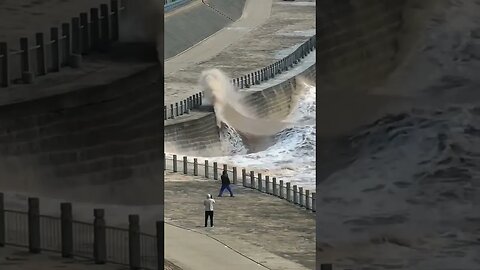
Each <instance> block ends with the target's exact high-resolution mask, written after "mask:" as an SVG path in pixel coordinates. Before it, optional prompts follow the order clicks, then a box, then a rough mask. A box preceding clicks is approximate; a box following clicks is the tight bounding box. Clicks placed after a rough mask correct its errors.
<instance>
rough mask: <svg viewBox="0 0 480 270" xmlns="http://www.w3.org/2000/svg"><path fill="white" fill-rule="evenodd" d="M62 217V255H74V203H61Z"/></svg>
mask: <svg viewBox="0 0 480 270" xmlns="http://www.w3.org/2000/svg"><path fill="white" fill-rule="evenodd" d="M60 212H61V213H60V219H61V225H62V228H61V232H62V257H64V258H71V257H73V223H72V219H73V215H72V204H71V203H61V204H60Z"/></svg>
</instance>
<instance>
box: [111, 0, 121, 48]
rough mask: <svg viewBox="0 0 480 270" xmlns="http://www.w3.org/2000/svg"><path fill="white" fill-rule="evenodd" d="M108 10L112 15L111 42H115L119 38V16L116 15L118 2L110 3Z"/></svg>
mask: <svg viewBox="0 0 480 270" xmlns="http://www.w3.org/2000/svg"><path fill="white" fill-rule="evenodd" d="M110 8H111V11H112V13H113V15H112V40H113V41H117V40H118V37H119V34H118V33H119V24H118V22H119V14H118V0H111V1H110Z"/></svg>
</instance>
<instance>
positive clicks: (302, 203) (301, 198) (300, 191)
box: [298, 187, 305, 207]
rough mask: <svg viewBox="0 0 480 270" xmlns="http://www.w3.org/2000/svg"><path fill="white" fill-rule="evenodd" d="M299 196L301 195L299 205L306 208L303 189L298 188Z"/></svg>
mask: <svg viewBox="0 0 480 270" xmlns="http://www.w3.org/2000/svg"><path fill="white" fill-rule="evenodd" d="M298 194H299V197H300V200H299V204H300V206H302V207H304V206H305V202H304V197H303V196H304V194H303V187H299V188H298Z"/></svg>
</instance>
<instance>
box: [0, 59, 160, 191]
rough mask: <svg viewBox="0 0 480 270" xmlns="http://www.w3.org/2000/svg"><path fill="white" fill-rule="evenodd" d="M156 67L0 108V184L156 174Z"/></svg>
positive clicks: (85, 182) (77, 182)
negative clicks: (113, 79) (79, 89)
mask: <svg viewBox="0 0 480 270" xmlns="http://www.w3.org/2000/svg"><path fill="white" fill-rule="evenodd" d="M159 73H160V70H159V68H158V66H155V67H152V68H150V69H148V70H146V71H143V72H140V73H138V74H136V75H134V76H132V77H130V78H125V79H122V80H119V81H117V82H116V83H113V84H110V85H104V86H99V87H96V88H89V89H84V90H82V91H76V92H71V93H67V94H62V95H57V96H51V97H47V98H42V99H38V100H32V101H29V102H23V103H17V104H10V105H6V106H1V107H0V167H1V174H0V176H1V178H0V185H2V186H7V187H12V186H15V187H19V188H21V189H24V188H28V187H29V186H30V187H31V186H35V185H40V184H44V185H55V186H58V187H60V186H70V187H73V186H75V185H96V184H105V183H111V182H115V181H120V180H124V179H134V178H138V177H141V178H143V179H149V178H153V177H154V176H155V175H157V174H159V173H161V159H162V151H161V149H160V148H161V141H160V140H161V137H160V136H159V134H161V133H160V132H161V119H160V118H161V116H160V115H161V113H162V111H161V110H162V106H161V105H160V104H161V100H162V95H163V92H162V91H159V88H160V87H161V86H160V85H159V84H157V83H156V80H157V79H158V76H159Z"/></svg>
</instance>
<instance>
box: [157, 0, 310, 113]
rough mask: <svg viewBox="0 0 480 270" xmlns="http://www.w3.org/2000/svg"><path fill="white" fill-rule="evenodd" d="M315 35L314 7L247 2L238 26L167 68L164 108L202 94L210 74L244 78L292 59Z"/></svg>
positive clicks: (168, 63)
mask: <svg viewBox="0 0 480 270" xmlns="http://www.w3.org/2000/svg"><path fill="white" fill-rule="evenodd" d="M269 3H271V6H270V5H269ZM314 34H315V2H314V1H305V2H299V1H295V2H284V1H281V0H262V1H259V0H257V1H247V2H246V4H245V10H244V15H243V16H242V17H241V18H240V19H239V20H238V21H236V22H234V23H232V24H231V25H230V26H229V27H226V28H224V29H223V30H221V31H219V32H217V33H215V34H214V35H212V36H211V37H209V38H207V39H205V40H204V41H202V42H201V43H199V44H197V45H196V46H194V47H192V48H191V49H189V50H187V51H185V52H184V53H182V54H180V55H178V56H176V57H173V58H171V59H169V60H168V61H166V62H165V104H170V103H175V102H177V101H180V100H182V99H184V98H186V97H188V96H190V95H192V94H194V93H197V92H198V91H199V89H198V86H197V82H198V79H199V76H200V73H201V72H202V71H203V70H205V69H209V68H220V69H222V70H223V71H224V72H226V73H227V75H228V76H231V77H237V76H241V75H244V74H246V73H248V72H251V71H254V70H256V69H259V68H262V67H264V66H267V65H269V64H272V63H273V62H275V61H277V60H279V59H281V58H282V57H284V56H286V55H288V54H289V53H290V52H291V51H293V50H294V48H295V46H298V45H300V44H301V43H302V42H304V41H305V40H306V39H307V38H308V37H310V36H312V35H314ZM184 117H189V116H184Z"/></svg>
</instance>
